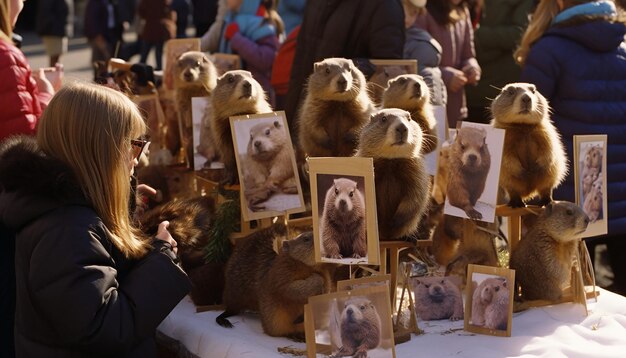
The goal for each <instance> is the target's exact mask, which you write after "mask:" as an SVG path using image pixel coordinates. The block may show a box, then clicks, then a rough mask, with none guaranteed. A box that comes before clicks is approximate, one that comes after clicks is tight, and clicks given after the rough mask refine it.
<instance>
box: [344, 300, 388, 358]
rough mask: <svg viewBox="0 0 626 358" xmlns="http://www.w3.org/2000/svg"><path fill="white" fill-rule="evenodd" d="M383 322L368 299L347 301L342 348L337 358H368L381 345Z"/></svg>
mask: <svg viewBox="0 0 626 358" xmlns="http://www.w3.org/2000/svg"><path fill="white" fill-rule="evenodd" d="M380 336H381V321H380V316H379V315H378V311H377V310H376V306H374V304H373V303H372V302H371V301H370V300H369V299H367V298H366V297H353V298H351V299H349V300H348V301H346V303H345V305H344V309H343V311H342V312H341V342H342V347H341V348H339V351H338V352H337V353H336V354H335V355H334V356H335V357H344V356H354V357H367V351H368V350H371V349H375V348H376V347H378V345H379V344H380V338H381V337H380Z"/></svg>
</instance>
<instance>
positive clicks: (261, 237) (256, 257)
mask: <svg viewBox="0 0 626 358" xmlns="http://www.w3.org/2000/svg"><path fill="white" fill-rule="evenodd" d="M286 235H287V227H286V226H285V225H282V224H274V225H273V226H271V227H269V228H267V229H262V230H260V231H257V232H255V233H254V234H252V235H250V236H247V237H245V238H243V239H240V240H238V241H237V245H235V249H234V250H233V252H232V254H231V256H230V259H229V260H228V263H227V264H226V271H225V275H224V276H225V279H226V285H225V287H224V296H223V298H224V299H223V303H224V305H225V306H226V309H225V311H224V312H223V313H222V314H220V315H219V316H218V317H217V318H216V319H215V321H216V322H217V323H218V324H219V325H220V326H223V327H228V328H231V327H232V324H231V323H230V322H229V321H228V319H227V317H230V316H233V315H236V314H238V313H240V312H242V311H244V310H251V311H258V310H259V292H260V289H261V288H260V285H261V282H262V280H263V278H264V277H265V275H266V273H267V271H268V270H269V268H270V266H271V264H272V262H273V261H274V259H275V258H276V256H277V255H276V252H275V251H274V240H277V239H278V238H284V237H286Z"/></svg>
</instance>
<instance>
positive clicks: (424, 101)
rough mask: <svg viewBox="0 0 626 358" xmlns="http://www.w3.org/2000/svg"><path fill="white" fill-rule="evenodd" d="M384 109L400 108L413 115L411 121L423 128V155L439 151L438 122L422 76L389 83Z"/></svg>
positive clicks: (395, 79)
mask: <svg viewBox="0 0 626 358" xmlns="http://www.w3.org/2000/svg"><path fill="white" fill-rule="evenodd" d="M383 108H400V109H404V110H405V111H408V112H409V113H411V119H412V120H414V121H415V122H417V124H419V125H420V128H422V132H423V133H424V135H423V142H424V143H423V146H422V153H423V154H428V153H430V152H432V151H433V150H435V149H437V142H438V139H437V120H436V119H435V114H434V112H433V108H432V106H431V105H430V89H429V88H428V85H427V84H426V82H424V79H423V78H422V76H419V75H402V76H397V77H396V78H394V79H392V80H391V81H389V87H387V89H386V90H385V92H384V93H383Z"/></svg>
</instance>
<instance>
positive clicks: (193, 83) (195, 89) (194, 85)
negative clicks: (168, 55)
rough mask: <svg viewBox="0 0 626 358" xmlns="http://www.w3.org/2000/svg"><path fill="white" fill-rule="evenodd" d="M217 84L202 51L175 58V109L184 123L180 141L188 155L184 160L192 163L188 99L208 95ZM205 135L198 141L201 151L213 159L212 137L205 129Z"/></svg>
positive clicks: (190, 52) (215, 72)
mask: <svg viewBox="0 0 626 358" xmlns="http://www.w3.org/2000/svg"><path fill="white" fill-rule="evenodd" d="M216 85H217V70H216V69H215V66H214V65H213V63H212V62H211V61H210V60H209V59H208V57H207V56H206V55H205V54H203V53H202V52H198V51H188V52H185V53H183V54H182V55H180V56H179V57H178V58H177V59H176V65H175V66H174V90H175V91H176V108H177V110H178V115H179V116H180V117H179V118H180V121H181V123H182V124H183V133H184V135H183V142H184V143H183V144H184V145H185V152H186V154H187V161H188V163H190V165H192V166H193V153H194V150H193V138H192V137H191V135H192V134H193V129H192V128H193V124H192V114H191V112H192V111H191V98H192V97H207V96H210V95H211V92H212V91H213V89H214V88H215V86H216ZM203 134H204V135H205V136H208V138H203V137H202V136H201V138H200V142H201V144H203V145H204V147H207V148H203V153H204V154H205V156H206V157H207V158H208V159H209V160H212V159H214V158H215V156H216V151H215V147H214V146H213V142H214V140H213V137H212V135H211V133H210V132H206V131H205V132H204V133H203Z"/></svg>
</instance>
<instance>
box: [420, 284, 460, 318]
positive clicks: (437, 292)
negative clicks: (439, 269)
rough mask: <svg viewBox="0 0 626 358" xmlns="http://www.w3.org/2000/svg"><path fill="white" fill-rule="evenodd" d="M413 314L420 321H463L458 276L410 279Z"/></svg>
mask: <svg viewBox="0 0 626 358" xmlns="http://www.w3.org/2000/svg"><path fill="white" fill-rule="evenodd" d="M410 282H411V289H412V291H413V297H415V299H414V302H415V313H416V314H417V317H418V318H419V319H420V320H422V321H436V320H442V319H445V320H450V321H459V320H462V319H463V317H464V316H463V295H462V294H461V290H460V289H459V284H460V280H459V279H458V276H422V277H412V278H411V279H410Z"/></svg>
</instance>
